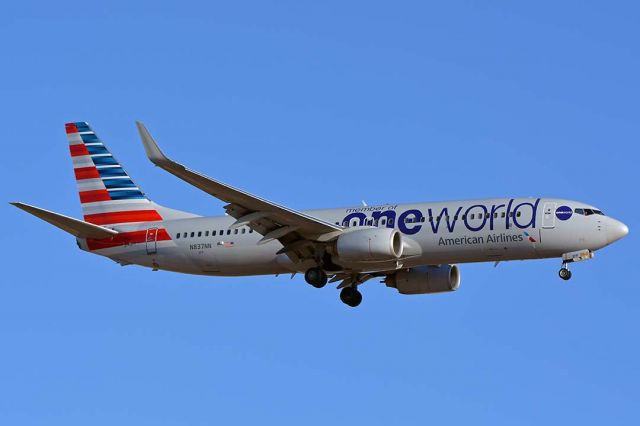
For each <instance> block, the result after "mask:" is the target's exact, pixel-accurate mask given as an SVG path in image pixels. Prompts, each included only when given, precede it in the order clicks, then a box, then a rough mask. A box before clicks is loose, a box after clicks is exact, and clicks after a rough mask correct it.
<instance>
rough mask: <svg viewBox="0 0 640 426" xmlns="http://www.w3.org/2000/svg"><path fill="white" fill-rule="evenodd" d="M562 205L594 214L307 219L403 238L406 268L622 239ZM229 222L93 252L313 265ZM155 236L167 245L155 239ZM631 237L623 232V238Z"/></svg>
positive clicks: (374, 214) (504, 203)
mask: <svg viewBox="0 0 640 426" xmlns="http://www.w3.org/2000/svg"><path fill="white" fill-rule="evenodd" d="M559 206H567V207H569V208H570V209H575V208H591V209H594V208H593V207H591V206H589V205H587V204H584V203H581V202H575V201H570V200H562V199H554V198H495V199H482V200H467V201H446V202H434V203H416V204H398V205H382V206H360V207H351V208H337V209H324V210H311V211H306V212H305V213H306V214H308V215H310V216H314V217H316V218H319V219H322V220H324V221H327V222H330V223H335V224H340V225H344V226H347V227H348V230H358V229H363V228H365V227H375V226H378V227H380V226H385V227H392V228H395V229H398V230H399V231H400V232H401V233H402V237H403V242H404V255H403V259H402V262H401V267H407V268H410V267H415V266H420V265H438V264H455V263H467V262H487V261H491V262H496V261H506V260H524V259H540V258H551V257H560V256H562V255H563V254H564V253H567V252H572V251H576V250H591V251H595V250H598V249H600V248H602V247H605V246H607V245H608V244H611V243H612V242H614V241H616V240H617V239H619V238H621V237H622V236H623V235H622V233H623V231H622V229H623V228H624V229H626V227H625V226H624V224H622V223H621V222H619V221H617V220H615V219H613V218H610V217H608V216H604V215H600V214H592V215H589V216H585V215H580V214H571V215H570V217H566V215H565V216H561V214H562V212H559V213H558V214H556V211H557V209H558V208H559ZM234 221H235V219H234V218H232V217H230V216H216V217H195V218H188V219H178V220H168V221H161V222H156V223H151V224H149V223H145V224H138V225H135V224H132V225H127V226H118V227H117V228H116V230H118V231H123V232H131V231H142V230H149V229H151V231H150V232H149V231H147V239H146V241H145V242H138V243H134V244H129V245H124V246H118V247H110V248H102V249H94V250H90V249H89V247H88V245H87V241H86V240H84V239H79V240H78V243H79V245H80V247H81V248H82V249H84V250H87V251H91V252H93V253H96V254H101V255H104V256H107V257H109V258H111V259H113V260H115V261H117V262H119V263H122V264H138V265H142V266H147V267H152V268H154V269H163V270H168V271H175V272H182V273H188V274H202V275H217V276H241V275H268V274H280V273H291V272H303V271H305V270H306V269H307V268H308V267H310V266H312V265H311V264H309V263H307V262H298V263H294V262H292V261H291V260H290V259H289V257H288V256H287V255H286V254H277V252H278V251H279V250H280V249H282V245H281V244H280V243H279V242H278V241H277V240H274V241H271V242H268V243H266V244H258V242H259V240H260V239H261V238H262V236H261V235H260V234H258V233H256V232H254V231H251V230H250V229H249V228H248V227H241V228H237V229H230V228H229V227H230V226H231V225H232V224H233V222H234ZM154 229H164V230H166V233H167V234H168V236H169V238H167V239H163V240H158V239H157V238H156V237H155V236H156V235H157V232H155V231H154ZM624 233H626V230H625V231H624ZM343 266H344V270H348V271H353V272H365V271H367V272H370V271H388V270H392V269H396V268H397V267H398V266H400V265H398V263H397V262H393V263H389V262H381V263H366V264H363V263H357V264H343Z"/></svg>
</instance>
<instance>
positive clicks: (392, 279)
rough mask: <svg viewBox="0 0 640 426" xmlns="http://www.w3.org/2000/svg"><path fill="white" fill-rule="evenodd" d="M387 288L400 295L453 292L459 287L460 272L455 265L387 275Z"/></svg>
mask: <svg viewBox="0 0 640 426" xmlns="http://www.w3.org/2000/svg"><path fill="white" fill-rule="evenodd" d="M385 284H387V287H393V288H395V289H397V290H398V292H399V293H402V294H427V293H442V292H446V291H455V290H457V289H458V288H459V287H460V270H459V269H458V267H457V266H456V265H441V266H421V267H418V268H411V269H404V270H401V271H398V272H396V273H395V274H393V275H389V276H388V277H387V279H386V280H385Z"/></svg>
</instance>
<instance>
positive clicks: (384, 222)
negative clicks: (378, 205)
mask: <svg viewBox="0 0 640 426" xmlns="http://www.w3.org/2000/svg"><path fill="white" fill-rule="evenodd" d="M380 223H381V224H382V226H384V225H386V224H387V219H386V218H382V220H381V221H380Z"/></svg>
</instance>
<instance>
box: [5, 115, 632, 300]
mask: <svg viewBox="0 0 640 426" xmlns="http://www.w3.org/2000/svg"><path fill="white" fill-rule="evenodd" d="M137 125H138V130H139V132H140V136H141V138H142V142H143V145H144V148H145V150H146V153H147V156H148V157H149V160H151V162H152V163H154V164H155V165H156V166H159V167H161V168H162V169H164V170H166V171H168V172H169V173H172V174H173V175H175V176H177V177H179V178H180V179H182V180H184V181H186V182H187V183H189V184H191V185H193V186H195V187H197V188H199V189H201V190H203V191H204V192H207V193H208V194H210V195H212V196H214V197H216V198H218V199H220V200H222V201H224V202H225V203H227V204H226V205H225V206H224V209H225V211H226V215H224V216H217V217H201V216H198V215H196V214H192V213H186V212H183V211H179V210H174V209H170V208H166V207H163V206H161V205H159V204H156V203H154V202H153V201H151V200H149V199H148V198H147V196H146V195H145V194H144V193H143V192H142V191H141V190H140V189H139V188H138V186H137V185H136V184H135V183H134V182H133V180H132V179H131V178H130V177H129V175H128V174H127V173H126V172H125V170H124V169H123V168H122V166H121V165H120V163H118V161H116V159H115V158H114V157H113V155H112V154H111V152H110V151H109V150H108V149H107V147H106V146H105V145H104V144H103V142H102V141H101V140H100V139H99V138H98V136H97V135H96V133H95V132H94V131H93V130H92V129H91V127H89V125H88V124H87V123H85V122H75V123H67V124H66V132H67V137H68V139H69V149H70V152H71V158H72V160H73V168H74V172H75V177H76V182H77V185H78V191H79V195H80V203H81V204H82V212H83V215H84V220H79V219H74V218H72V217H69V216H65V215H61V214H58V213H54V212H51V211H48V210H44V209H41V208H38V207H34V206H31V205H28V204H24V203H18V202H15V203H12V204H14V205H15V206H16V207H19V208H21V209H23V210H25V211H27V212H29V213H31V214H33V215H35V216H37V217H39V218H40V219H43V220H45V221H47V222H49V223H51V224H53V225H55V226H57V227H58V228H61V229H62V230H64V231H66V232H68V233H70V234H72V235H74V236H75V237H76V241H77V243H78V246H79V247H80V248H81V249H82V250H85V251H88V252H90V253H95V254H99V255H102V256H106V257H108V258H110V259H113V260H114V261H116V262H118V263H120V264H122V265H129V264H136V265H142V266H146V267H149V268H153V270H167V271H174V272H182V273H187V274H201V275H213V276H240V275H277V274H284V273H291V274H295V273H304V276H305V280H306V281H307V282H308V283H309V284H311V285H312V286H313V287H317V288H320V287H323V286H324V285H325V284H326V283H327V282H333V283H339V284H338V289H341V292H340V299H341V300H342V301H343V302H344V303H345V304H347V305H349V306H358V305H359V304H360V302H361V301H362V294H361V293H360V291H359V290H358V287H359V286H360V285H361V284H363V283H364V282H366V281H368V280H370V279H372V278H381V279H382V280H383V282H384V283H386V285H387V286H388V287H392V288H395V289H396V290H397V291H398V292H399V293H402V294H425V293H438V292H448V291H454V290H457V289H458V287H459V285H460V273H459V270H458V267H457V266H456V264H458V263H467V262H489V261H490V262H500V261H506V260H516V259H519V260H525V259H541V258H561V260H562V266H561V268H560V272H559V275H560V277H561V278H562V279H564V280H568V279H569V278H571V272H570V271H569V264H570V263H572V262H577V261H582V260H586V259H590V258H592V257H593V253H594V251H596V250H598V249H601V248H603V247H605V246H607V245H609V244H611V243H613V242H614V241H617V240H619V239H620V238H622V237H624V236H625V235H627V233H628V232H629V230H628V228H627V226H626V225H625V224H623V223H622V222H620V221H618V220H615V219H613V218H611V217H608V216H606V215H605V214H604V213H603V212H602V211H601V210H600V209H598V208H596V207H594V206H591V205H588V204H585V203H581V202H577V201H569V200H563V199H557V198H492V199H481V200H470V201H447V202H428V203H417V204H385V205H378V206H366V205H365V206H358V207H350V208H334V209H325V210H312V211H304V212H301V211H297V210H293V209H291V208H288V207H285V206H282V205H279V204H276V203H273V202H271V201H268V200H265V199H264V198H260V197H257V196H255V195H252V194H249V193H247V192H245V191H242V190H240V189H236V188H233V187H231V186H229V185H226V184H224V183H222V182H219V181H217V180H214V179H211V178H209V177H206V176H204V175H202V174H200V173H197V172H195V171H193V170H190V169H188V168H187V167H185V166H183V165H182V164H179V163H176V162H174V161H173V160H171V159H169V158H168V157H166V156H165V155H164V154H163V153H162V151H161V150H160V149H159V148H158V145H157V144H156V142H155V141H154V140H153V138H152V137H151V135H150V134H149V132H148V131H147V129H146V128H145V127H144V126H143V125H142V124H141V123H138V124H137Z"/></svg>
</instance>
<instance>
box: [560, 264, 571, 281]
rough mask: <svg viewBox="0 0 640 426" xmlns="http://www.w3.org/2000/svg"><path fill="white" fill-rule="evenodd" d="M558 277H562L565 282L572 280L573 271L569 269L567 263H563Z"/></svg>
mask: <svg viewBox="0 0 640 426" xmlns="http://www.w3.org/2000/svg"><path fill="white" fill-rule="evenodd" d="M558 275H560V278H562V279H563V280H565V281H567V280H569V279H570V278H571V271H570V270H569V268H568V267H567V262H563V263H562V268H560V271H559V272H558Z"/></svg>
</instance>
